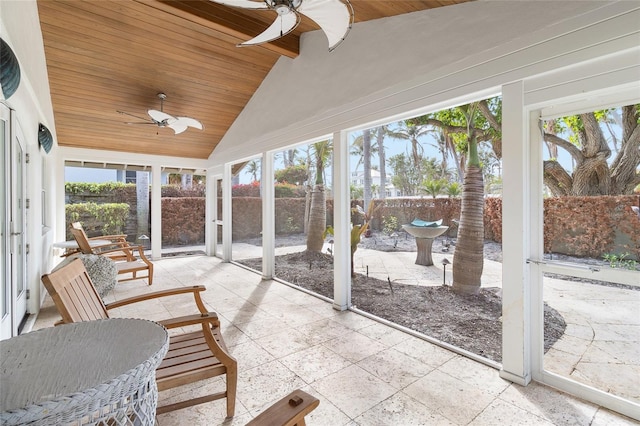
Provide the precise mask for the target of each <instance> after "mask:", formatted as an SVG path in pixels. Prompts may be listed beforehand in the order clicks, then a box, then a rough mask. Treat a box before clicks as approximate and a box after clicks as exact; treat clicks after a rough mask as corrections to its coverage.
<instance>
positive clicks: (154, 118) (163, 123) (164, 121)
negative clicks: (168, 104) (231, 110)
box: [118, 93, 204, 135]
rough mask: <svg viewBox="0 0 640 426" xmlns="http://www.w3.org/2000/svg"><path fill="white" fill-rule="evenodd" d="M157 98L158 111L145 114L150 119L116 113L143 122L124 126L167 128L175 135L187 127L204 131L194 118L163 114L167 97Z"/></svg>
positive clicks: (159, 96)
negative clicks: (158, 100)
mask: <svg viewBox="0 0 640 426" xmlns="http://www.w3.org/2000/svg"><path fill="white" fill-rule="evenodd" d="M158 98H160V111H158V110H157V109H150V110H148V111H147V114H149V117H151V118H146V117H138V116H137V115H134V114H129V113H128V112H124V111H118V113H120V114H123V115H129V116H131V117H135V118H138V119H140V120H144V121H143V122H142V123H131V122H129V123H126V124H155V125H156V126H158V127H169V128H170V129H173V131H174V132H176V133H175V134H176V135H177V134H178V133H182V132H184V131H185V130H187V128H189V127H193V128H196V129H199V130H203V129H204V126H203V125H202V123H201V122H200V121H198V120H196V119H195V118H191V117H174V116H173V115H169V114H167V113H166V112H164V110H163V108H164V100H165V99H167V95H165V94H164V93H158Z"/></svg>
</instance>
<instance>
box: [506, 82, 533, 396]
mask: <svg viewBox="0 0 640 426" xmlns="http://www.w3.org/2000/svg"><path fill="white" fill-rule="evenodd" d="M527 131H528V119H527V117H526V115H525V110H524V85H523V82H522V81H518V82H514V83H511V84H508V85H505V86H503V88H502V140H503V144H502V164H503V178H502V180H503V194H502V217H503V222H502V235H503V240H502V256H503V261H502V370H501V371H500V376H501V377H502V378H504V379H507V380H510V381H512V382H515V383H518V384H520V385H526V384H528V383H529V381H530V380H531V343H530V328H531V318H530V309H529V306H530V305H529V304H530V291H529V271H528V270H529V268H528V265H527V263H526V261H527V258H528V252H529V245H528V241H529V199H530V197H529V191H530V189H529V161H528V155H527V154H528V148H529V143H528V138H527V136H526V135H527ZM505 236H506V238H505Z"/></svg>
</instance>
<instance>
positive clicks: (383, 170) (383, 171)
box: [375, 126, 389, 200]
mask: <svg viewBox="0 0 640 426" xmlns="http://www.w3.org/2000/svg"><path fill="white" fill-rule="evenodd" d="M388 133H389V129H388V127H387V126H380V127H377V128H376V130H375V134H376V148H377V150H378V160H379V163H380V166H379V167H380V169H379V170H380V195H379V197H380V199H382V200H384V199H385V198H387V158H386V156H387V153H386V151H385V149H384V137H385V136H386V135H387V134H388Z"/></svg>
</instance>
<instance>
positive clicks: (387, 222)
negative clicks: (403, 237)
mask: <svg viewBox="0 0 640 426" xmlns="http://www.w3.org/2000/svg"><path fill="white" fill-rule="evenodd" d="M398 229H400V227H399V225H398V218H397V217H395V216H385V217H384V218H383V219H382V232H384V233H385V234H387V235H391V234H393V233H394V232H396V231H397V230H398Z"/></svg>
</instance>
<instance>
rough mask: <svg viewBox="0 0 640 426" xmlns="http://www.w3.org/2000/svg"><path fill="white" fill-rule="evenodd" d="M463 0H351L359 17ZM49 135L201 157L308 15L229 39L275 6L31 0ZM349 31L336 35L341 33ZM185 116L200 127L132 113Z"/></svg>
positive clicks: (262, 20) (261, 23) (294, 48)
mask: <svg viewBox="0 0 640 426" xmlns="http://www.w3.org/2000/svg"><path fill="white" fill-rule="evenodd" d="M465 1H469V0H439V1H436V0H424V1H420V0H407V1H402V0H386V1H384V0H351V3H352V5H353V9H354V12H355V20H356V22H359V21H367V20H372V19H378V18H382V17H385V16H393V15H399V14H403V13H409V12H415V11H418V10H424V9H430V8H434V7H441V6H447V5H452V4H456V3H463V2H465ZM38 11H39V14H40V23H41V27H42V35H43V40H44V47H45V55H46V61H47V70H48V74H49V85H50V88H51V99H52V102H53V111H54V117H55V121H56V123H55V124H56V132H57V137H58V144H59V145H61V146H67V147H78V148H90V149H107V150H112V151H121V152H131V153H147V154H156V155H166V156H178V157H190V158H202V159H206V158H207V157H208V156H209V154H210V153H211V152H212V151H213V150H214V149H215V147H216V145H217V144H218V142H219V141H220V140H221V139H222V137H223V136H224V134H225V132H226V131H227V129H228V128H229V126H231V124H232V123H233V121H234V120H235V119H236V117H237V116H238V114H239V113H240V112H241V111H242V109H243V108H244V106H245V104H246V103H247V102H248V101H249V99H250V98H251V96H252V95H253V93H254V91H255V90H256V89H257V88H258V86H259V85H260V83H261V82H262V80H263V79H264V78H265V77H266V75H267V73H268V72H269V70H270V69H271V67H272V66H273V65H274V64H275V62H276V61H277V59H278V58H279V57H280V56H281V55H286V56H289V57H295V56H296V55H297V53H298V46H299V37H300V34H301V33H303V32H305V31H312V30H316V29H318V26H317V25H316V24H315V23H313V22H312V21H310V20H309V19H307V18H303V20H302V23H301V24H300V25H299V27H298V28H297V29H296V30H295V31H294V32H293V33H292V34H289V35H287V36H285V37H284V38H282V39H279V40H277V41H275V42H272V43H269V44H266V45H262V46H256V47H246V48H238V47H236V44H237V43H240V42H242V41H245V40H248V39H250V38H252V37H253V36H255V35H257V34H258V33H260V32H262V31H263V29H264V28H266V27H267V26H268V25H269V24H270V23H271V22H272V21H273V19H274V15H275V14H274V12H270V11H256V10H244V9H237V8H231V7H227V6H222V5H219V4H216V3H213V2H210V1H207V0H189V1H174V0H129V1H115V0H56V1H50V0H40V1H38ZM348 41H349V39H348V38H347V40H346V41H345V43H348ZM160 92H163V93H165V94H166V95H167V99H166V101H165V103H164V111H165V112H167V113H169V114H171V115H174V116H189V117H194V118H196V119H198V120H200V121H202V123H203V124H204V130H203V131H200V130H196V129H189V130H187V131H186V132H184V133H182V134H179V135H174V132H173V130H171V129H169V128H159V127H157V126H155V125H152V124H151V125H138V124H125V122H130V121H133V122H141V121H142V120H137V119H136V118H133V117H128V116H124V115H121V114H118V112H117V111H118V110H120V111H125V112H128V113H131V114H133V115H136V116H139V117H142V118H145V117H147V113H146V111H147V110H148V109H160V100H159V99H158V97H157V94H158V93H160Z"/></svg>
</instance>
